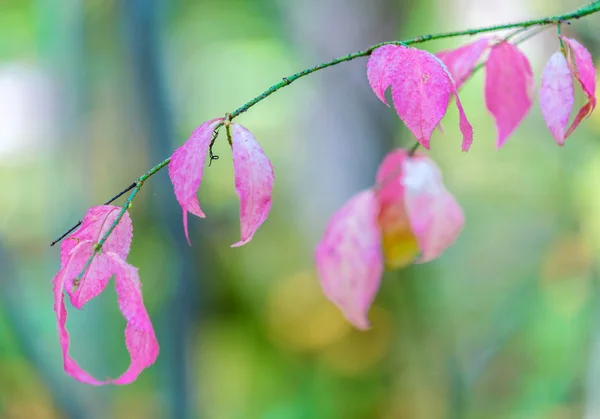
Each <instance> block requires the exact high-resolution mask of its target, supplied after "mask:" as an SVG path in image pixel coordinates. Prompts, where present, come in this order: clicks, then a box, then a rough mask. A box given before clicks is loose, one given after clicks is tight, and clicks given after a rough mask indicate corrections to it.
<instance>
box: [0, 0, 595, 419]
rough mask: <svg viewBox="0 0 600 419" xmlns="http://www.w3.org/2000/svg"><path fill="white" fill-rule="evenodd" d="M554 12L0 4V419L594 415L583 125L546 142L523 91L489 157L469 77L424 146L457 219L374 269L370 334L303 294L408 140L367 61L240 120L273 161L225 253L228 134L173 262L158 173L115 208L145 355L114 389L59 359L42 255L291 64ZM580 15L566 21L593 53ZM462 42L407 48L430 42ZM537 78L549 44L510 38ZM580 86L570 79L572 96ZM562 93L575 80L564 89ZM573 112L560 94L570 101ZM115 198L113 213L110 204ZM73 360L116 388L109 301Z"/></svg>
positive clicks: (377, 5)
mask: <svg viewBox="0 0 600 419" xmlns="http://www.w3.org/2000/svg"><path fill="white" fill-rule="evenodd" d="M578 6H580V4H579V3H578V2H576V1H570V0H569V1H566V0H565V1H556V0H535V1H522V0H506V1H501V2H498V1H492V0H485V1H483V0H422V1H417V0H369V1H367V0H303V1H292V0H171V1H168V0H121V1H117V0H0V185H1V186H0V191H1V192H0V196H1V198H0V270H1V271H0V272H1V273H0V417H1V418H7V419H8V418H10V419H21V418H22V419H30V418H33V419H50V418H69V419H76V418H92V419H96V418H115V419H116V418H127V419H136V418H140V419H142V418H143V419H153V418H175V419H187V418H211V419H212V418H215V419H229V418H248V419H252V418H261V419H279V418H283V419H304V418H315V419H318V418H327V419H329V418H331V419H336V418H340V419H341V418H344V419H367V418H369V419H370V418H383V419H403V418H410V419H422V418H423V419H436V418H473V419H479V418H527V419H529V418H540V419H542V418H543V419H567V418H584V417H585V418H587V419H592V418H600V322H599V321H600V282H599V281H600V216H599V215H598V214H599V213H600V193H599V190H600V147H599V144H600V112H596V113H595V114H594V115H592V117H591V118H590V119H589V120H588V121H586V122H585V123H584V124H583V125H582V126H581V128H580V129H578V130H577V131H576V132H575V134H574V135H573V136H572V137H571V138H569V139H568V141H567V145H566V147H564V148H559V147H557V146H556V145H555V143H554V141H553V139H552V137H551V135H550V133H549V132H548V130H547V128H546V127H545V125H544V122H543V119H542V118H541V113H540V110H539V106H538V104H537V102H536V103H535V104H534V106H533V108H532V110H531V112H530V114H529V116H528V117H527V119H526V120H525V121H524V123H523V124H522V125H521V126H520V127H519V128H518V130H517V131H516V133H515V134H514V135H513V136H512V137H511V138H510V139H509V141H508V143H507V145H506V146H505V147H504V148H503V149H502V151H501V152H498V151H496V149H495V129H494V124H493V120H492V117H491V116H490V115H489V114H488V113H487V112H486V110H485V107H484V105H483V92H482V87H483V76H484V75H483V72H479V73H478V74H477V75H476V76H475V77H474V78H473V79H472V80H471V81H470V82H469V83H468V84H467V85H466V86H465V87H464V89H463V90H462V92H461V99H462V102H463V106H464V107H465V110H466V112H467V114H468V116H469V118H470V121H471V123H472V125H473V126H474V129H475V142H474V144H473V147H472V149H471V150H472V151H470V152H469V153H468V154H467V153H462V152H460V136H459V131H458V124H457V116H456V111H455V110H454V107H450V108H449V109H450V111H449V115H448V116H447V117H446V118H445V120H444V131H445V133H444V134H441V133H439V132H436V133H435V135H434V138H433V139H432V145H433V151H432V153H431V154H432V155H433V157H434V158H435V159H436V160H437V161H438V163H439V164H440V166H441V167H442V169H443V171H444V176H445V181H446V184H447V186H448V188H449V189H450V190H451V191H452V192H453V193H454V194H455V195H456V197H457V199H458V200H459V202H460V203H461V204H462V205H463V207H464V211H465V216H466V227H465V230H464V232H463V233H462V235H461V236H460V237H459V239H458V241H457V243H456V245H455V246H453V247H452V248H450V249H449V250H448V251H447V252H446V253H445V254H444V256H443V257H442V258H440V259H439V260H438V261H435V262H433V263H430V264H427V265H422V266H414V267H411V268H409V269H405V270H402V271H400V272H389V273H387V274H386V276H385V278H384V281H383V285H382V288H381V290H380V293H379V295H378V297H377V300H376V302H375V304H374V306H373V308H372V310H371V313H370V318H371V320H372V323H373V328H372V330H370V331H368V332H358V331H355V330H354V329H352V328H351V327H349V325H348V324H347V323H346V322H345V321H344V319H343V318H342V316H341V315H340V313H339V312H338V310H337V309H336V308H335V307H334V306H333V305H332V304H330V303H329V302H328V301H327V300H326V299H325V298H324V297H323V296H322V294H321V291H320V289H319V286H318V282H317V279H316V277H315V271H314V267H313V260H312V252H313V247H314V245H315V244H316V242H317V241H318V240H319V238H320V237H321V235H322V233H323V229H324V226H325V223H326V221H327V219H328V218H329V216H331V214H332V213H333V212H334V211H335V209H336V208H338V207H339V206H340V205H341V204H342V203H343V202H344V201H345V200H346V199H347V198H349V197H350V196H351V195H352V194H354V193H355V192H357V191H358V190H360V189H362V188H365V187H367V186H369V185H371V184H372V183H373V180H374V177H375V171H376V167H377V164H378V162H379V161H380V160H381V158H382V156H383V155H384V154H385V153H386V152H388V151H389V150H391V149H392V148H393V147H395V146H399V145H409V144H411V143H412V140H411V138H410V137H409V135H408V131H407V129H406V128H405V127H404V126H402V124H401V123H400V121H399V119H398V118H397V116H396V115H395V113H394V112H393V110H389V109H387V108H386V107H385V106H384V105H383V104H381V103H380V102H379V101H378V100H377V98H376V97H375V95H374V94H373V93H372V92H371V91H370V88H369V86H368V83H367V78H366V74H365V65H366V60H365V59H359V60H356V61H353V62H350V63H345V64H342V65H339V66H337V67H335V68H331V69H327V70H325V71H322V72H319V73H317V74H314V75H312V76H310V77H307V78H305V79H301V80H299V81H297V82H296V83H294V85H292V86H290V87H288V88H286V89H283V90H282V91H280V92H279V93H277V94H275V95H273V96H272V97H270V98H268V99H267V100H265V101H264V102H262V103H260V104H259V105H257V106H256V107H255V108H253V109H252V110H251V111H250V112H248V113H247V114H244V115H242V116H241V117H239V118H238V120H237V121H236V122H239V123H241V124H243V125H244V126H246V127H247V128H248V129H250V130H251V131H252V132H253V133H254V135H255V136H256V138H257V139H258V140H259V141H260V142H261V144H262V146H263V148H264V149H265V151H266V153H267V154H268V156H269V157H270V158H271V159H272V161H273V164H274V166H275V173H276V183H275V195H274V204H273V207H272V211H271V216H270V218H269V219H268V221H267V222H266V223H265V224H264V225H263V227H261V229H260V230H259V232H258V233H257V234H256V236H255V238H254V239H253V241H252V242H251V243H250V244H248V245H246V246H244V247H242V248H236V249H231V248H230V247H229V245H230V244H232V243H234V242H236V241H237V240H238V239H239V220H238V200H237V196H236V194H235V191H234V187H233V175H232V164H231V159H230V157H229V156H230V154H229V152H228V146H227V143H226V141H224V140H223V139H220V140H219V142H218V143H217V145H216V148H215V151H216V152H217V154H219V155H220V157H221V159H219V160H218V161H216V162H214V163H213V164H212V166H211V167H210V168H207V169H206V170H205V178H204V179H205V180H204V182H203V184H202V187H201V190H200V194H199V196H200V201H201V203H202V207H203V209H204V210H205V212H206V214H207V218H206V219H205V220H200V219H197V218H191V219H190V224H191V228H192V230H191V239H192V242H193V247H191V248H190V247H188V246H187V244H186V241H185V238H184V235H183V228H182V225H181V211H180V208H179V206H178V205H177V203H176V201H175V198H174V195H173V192H172V190H171V186H170V182H169V179H168V176H167V173H166V171H163V172H161V173H159V174H158V175H156V176H155V177H153V178H152V179H151V180H150V181H149V182H148V183H147V184H146V186H145V187H144V189H143V191H142V193H141V194H140V196H139V198H138V199H137V200H136V201H135V204H134V206H133V208H132V210H131V215H132V218H133V223H134V240H133V247H132V252H131V255H130V257H129V262H130V263H132V264H134V265H135V266H137V267H138V268H139V269H140V276H141V279H142V282H143V285H144V299H145V302H146V306H147V308H148V311H149V313H150V316H151V318H152V320H153V323H154V326H155V329H156V333H157V337H158V339H159V342H160V345H161V353H160V355H159V358H158V361H157V362H156V364H155V365H154V366H153V367H151V368H149V369H147V370H146V371H144V372H143V373H142V375H141V376H140V378H139V379H138V380H137V381H136V382H135V383H134V384H132V385H129V386H125V387H116V386H106V387H102V388H96V387H91V386H87V385H83V384H80V383H78V382H76V381H75V380H73V379H72V378H71V377H69V376H67V375H66V374H65V373H64V372H63V370H62V359H61V356H60V350H59V344H58V338H57V335H56V326H55V318H54V313H53V311H52V295H51V280H52V277H53V275H54V274H55V273H56V271H57V270H58V268H59V249H58V248H50V247H49V246H48V245H49V243H50V242H51V241H52V240H53V239H55V238H56V237H58V236H59V235H60V234H61V233H62V232H63V231H64V230H66V229H67V228H68V227H70V226H71V225H72V224H73V223H74V222H75V221H77V220H79V219H80V218H81V217H82V216H83V214H84V213H85V211H86V209H87V208H88V207H90V206H94V205H98V204H100V203H102V202H104V201H105V200H106V199H107V198H108V197H110V196H112V195H114V194H115V193H116V192H117V191H119V190H120V189H122V188H124V187H125V186H126V185H128V184H129V183H131V181H132V180H133V179H135V178H136V177H137V176H139V175H140V174H141V173H143V172H144V171H146V170H147V168H149V167H151V166H152V165H154V164H156V163H158V162H159V161H161V160H162V159H163V158H165V157H166V156H168V155H169V154H170V153H171V152H172V151H173V150H174V149H175V147H177V146H179V145H180V144H182V143H183V141H185V140H186V138H187V137H188V136H189V134H190V133H191V131H192V130H193V129H194V128H195V127H196V126H198V125H200V124H201V123H202V122H203V121H205V120H208V119H210V118H213V117H217V116H222V115H223V114H224V113H225V112H231V111H233V110H234V109H235V108H237V107H238V106H239V105H241V104H242V103H244V102H246V101H247V100H249V99H250V98H252V97H253V96H255V95H256V94H258V93H260V92H261V91H263V90H264V89H266V88H267V87H268V86H269V85H271V84H273V83H275V82H277V81H278V80H280V79H281V78H282V77H284V76H288V75H290V74H292V73H294V72H296V71H299V70H301V69H303V68H305V67H309V66H312V65H314V64H317V63H319V62H323V61H327V60H329V59H331V58H334V57H337V56H341V55H344V54H347V53H349V52H352V51H355V50H359V49H362V48H364V47H366V46H369V45H372V44H374V43H377V42H380V41H384V40H391V39H403V38H407V37H412V36H417V35H421V34H426V33H432V32H440V31H445V30H452V29H461V28H466V27H476V26H482V25H487V24H493V23H502V22H508V21H512V20H519V19H525V18H528V17H539V16H545V15H553V14H557V13H560V12H564V11H569V10H572V9H575V8H577V7H578ZM599 27H600V15H595V16H591V17H588V18H585V19H582V20H581V21H577V22H573V25H571V26H569V27H565V28H564V33H565V34H566V35H567V36H573V37H576V38H577V39H579V40H580V41H581V42H582V43H583V44H585V45H586V46H587V47H588V48H589V50H590V51H591V52H592V54H593V55H594V56H595V57H597V60H598V59H599V57H600V32H599V31H598V28H599ZM467 40H468V39H465V38H457V39H452V40H446V41H443V42H436V43H428V44H426V45H424V46H423V47H424V48H427V49H429V50H430V51H432V52H433V51H437V50H439V49H443V48H451V47H456V46H458V45H460V44H462V43H464V42H467ZM523 49H524V51H525V52H526V53H527V55H528V57H529V58H530V60H531V63H532V66H533V68H534V73H535V77H536V85H537V86H539V82H540V74H541V70H542V68H543V66H544V64H545V62H546V60H547V59H548V58H549V57H550V55H551V54H552V53H553V52H554V51H555V50H556V49H557V41H556V37H555V33H554V31H553V30H552V29H550V30H548V31H545V32H544V33H542V34H540V35H539V36H537V37H536V38H534V39H532V40H529V41H527V42H526V43H525V44H523ZM577 89H578V87H577ZM578 92H579V90H578ZM582 103H583V95H582V94H580V92H579V93H578V96H577V102H576V106H577V105H579V106H580V105H581V104H582ZM118 202H120V201H118ZM69 313H70V317H69V321H68V327H69V331H70V333H71V337H72V355H73V356H74V358H75V359H76V360H78V361H79V363H80V365H82V366H83V367H84V368H86V369H88V370H89V371H91V372H92V373H93V374H94V375H95V376H97V377H100V378H102V377H106V376H111V377H116V376H117V375H119V374H120V373H121V372H122V371H123V370H124V369H125V368H126V365H127V362H128V355H127V352H126V350H125V346H124V342H123V328H124V320H123V318H122V317H121V315H120V313H119V311H118V309H117V305H116V298H115V292H114V290H113V289H112V287H110V286H109V287H108V289H107V291H105V292H104V293H103V294H102V295H101V296H100V297H99V298H97V299H96V300H94V301H92V302H90V303H89V304H88V306H86V308H85V309H84V310H82V311H77V310H74V309H72V307H69Z"/></svg>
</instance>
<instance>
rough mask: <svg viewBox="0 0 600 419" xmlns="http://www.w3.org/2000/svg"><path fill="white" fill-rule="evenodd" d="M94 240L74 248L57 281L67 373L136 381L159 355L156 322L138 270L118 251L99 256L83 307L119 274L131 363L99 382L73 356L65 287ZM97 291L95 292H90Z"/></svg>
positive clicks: (87, 379)
mask: <svg viewBox="0 0 600 419" xmlns="http://www.w3.org/2000/svg"><path fill="white" fill-rule="evenodd" d="M94 244H95V243H94V242H92V241H89V240H88V241H83V242H81V243H79V244H78V245H77V246H75V248H73V250H72V252H71V253H70V256H69V258H68V259H67V260H66V263H65V265H64V266H63V267H61V269H60V270H59V272H58V273H57V275H56V276H55V277H54V280H53V290H54V311H55V313H56V324H57V328H58V336H59V341H60V346H61V349H62V353H63V362H64V368H65V372H67V374H69V375H71V376H72V377H73V378H75V379H77V380H78V381H81V382H83V383H87V384H92V385H102V384H107V383H111V382H112V383H114V384H127V383H130V382H132V381H134V380H135V379H136V378H137V376H138V375H139V374H140V372H141V371H142V370H143V369H144V368H146V367H148V366H150V365H151V364H152V363H154V361H155V360H156V357H157V356H158V343H157V341H156V337H155V336H154V330H153V329H152V324H151V322H150V319H149V317H148V314H147V313H146V309H145V308H144V303H143V301H142V296H141V288H140V282H139V277H138V276H137V270H136V269H135V268H134V267H132V266H130V265H128V264H127V263H126V262H124V261H123V260H122V259H121V258H120V256H119V255H118V254H117V253H115V252H102V253H99V254H97V255H96V257H95V258H94V260H93V262H92V264H91V265H90V267H89V269H88V271H87V275H86V278H87V281H88V282H89V283H91V284H96V285H93V286H90V287H89V288H88V290H89V291H90V292H89V293H88V294H86V295H87V297H83V296H82V297H81V304H80V306H79V307H76V308H81V307H82V306H83V305H84V304H85V303H86V302H87V301H88V300H89V299H90V298H93V297H95V296H96V295H97V294H98V293H99V292H100V291H102V289H103V288H104V286H106V283H107V282H108V280H109V279H110V277H111V276H112V275H113V274H116V289H117V296H118V298H119V308H120V309H121V312H122V313H123V316H124V317H125V319H126V320H127V327H126V329H125V341H126V345H127V350H128V351H129V354H130V356H131V365H130V367H129V368H128V369H127V371H126V372H125V373H124V374H123V375H122V376H121V377H119V378H117V379H116V380H114V381H111V380H108V381H99V380H96V379H95V378H94V377H92V376H91V375H90V374H88V373H87V372H86V371H84V370H83V369H82V368H81V367H79V365H78V364H77V363H76V362H75V361H74V360H73V359H72V358H71V356H70V355H69V346H70V341H69V334H68V332H67V328H66V321H67V310H66V307H65V303H64V295H63V288H65V287H67V286H72V281H73V278H75V277H76V276H77V275H78V274H79V272H81V269H82V268H83V266H84V265H85V263H86V262H87V260H88V258H89V257H90V255H91V254H92V252H93V251H94ZM92 290H93V291H95V295H91V296H90V293H91V292H92Z"/></svg>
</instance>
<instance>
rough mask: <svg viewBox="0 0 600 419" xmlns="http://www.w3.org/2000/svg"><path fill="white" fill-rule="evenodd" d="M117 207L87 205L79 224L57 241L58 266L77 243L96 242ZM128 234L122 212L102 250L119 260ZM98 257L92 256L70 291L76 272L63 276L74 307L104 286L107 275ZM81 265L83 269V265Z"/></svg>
mask: <svg viewBox="0 0 600 419" xmlns="http://www.w3.org/2000/svg"><path fill="white" fill-rule="evenodd" d="M121 209H122V208H121V207H116V206H113V205H101V206H97V207H92V208H90V209H89V210H88V211H87V213H86V214H85V216H84V217H83V221H82V222H81V226H80V227H79V228H78V229H77V230H75V231H74V232H73V233H72V234H71V235H69V236H68V237H67V238H66V239H65V240H64V241H63V242H62V244H61V247H60V258H61V267H64V265H65V264H66V261H67V260H69V258H70V256H71V253H72V252H73V249H74V248H75V247H76V246H77V245H78V244H79V243H81V242H84V241H91V242H93V243H97V242H98V241H99V240H100V239H101V238H102V237H103V236H104V234H105V233H106V231H107V230H108V229H109V228H110V226H111V225H112V223H113V222H114V221H115V219H116V218H117V216H118V214H119V212H120V211H121ZM132 237H133V227H132V225H131V218H129V214H128V213H127V212H125V213H124V214H123V217H122V218H121V220H120V221H119V224H117V226H116V227H115V229H114V230H113V232H112V234H111V235H110V236H109V237H108V239H106V241H105V242H104V244H103V246H102V251H103V252H114V253H116V254H117V255H119V257H121V258H122V259H125V258H127V255H128V254H129V249H130V247H131V239H132ZM90 255H91V252H90ZM88 257H89V255H88ZM101 260H102V259H98V260H97V259H96V258H95V259H94V261H93V262H92V264H91V265H90V266H89V268H88V269H87V270H86V272H85V274H84V275H83V277H82V278H81V282H80V283H79V285H78V286H77V288H76V289H75V290H73V285H74V284H73V281H74V279H75V277H77V275H79V273H80V272H77V274H76V275H75V276H73V277H70V278H67V284H66V286H65V289H66V291H67V294H69V296H70V297H71V304H73V306H74V307H76V308H81V307H82V306H83V305H84V304H85V303H86V302H88V301H89V300H91V299H92V298H94V297H96V296H97V295H98V294H100V293H101V292H102V290H104V288H105V287H106V283H107V282H108V279H109V277H110V275H109V276H108V277H106V276H105V275H103V274H102V271H103V270H105V269H106V267H104V266H103V264H102V263H101ZM81 267H82V269H83V265H82V266H81ZM88 278H92V279H88Z"/></svg>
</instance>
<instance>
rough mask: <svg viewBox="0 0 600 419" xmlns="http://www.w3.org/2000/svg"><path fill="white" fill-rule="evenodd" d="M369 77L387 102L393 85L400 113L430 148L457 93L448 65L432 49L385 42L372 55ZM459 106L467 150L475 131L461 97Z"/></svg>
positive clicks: (424, 144) (407, 124)
mask: <svg viewBox="0 0 600 419" xmlns="http://www.w3.org/2000/svg"><path fill="white" fill-rule="evenodd" d="M367 77H368V79H369V83H370V85H371V87H372V89H373V91H374V92H375V95H377V97H378V98H379V99H380V100H381V101H382V102H384V103H385V104H387V102H386V100H385V90H386V89H387V88H388V87H389V86H390V85H391V86H392V98H393V100H394V106H395V107H396V112H397V113H398V116H399V117H400V119H401V120H402V121H403V122H404V124H405V125H406V126H407V127H408V129H409V130H410V131H411V132H412V133H413V135H414V136H415V137H416V138H417V141H419V143H420V144H421V145H422V146H423V147H425V148H427V149H429V142H430V139H431V134H432V132H433V130H434V129H435V127H436V126H437V125H438V124H439V122H440V121H441V119H442V118H443V116H444V115H445V114H446V110H447V108H448V101H449V100H450V96H451V95H452V94H455V93H456V89H455V86H454V81H453V80H452V77H451V75H450V73H449V72H448V70H447V69H446V68H445V65H444V64H443V63H442V62H441V61H440V60H439V59H438V58H437V57H435V56H434V55H432V54H430V53H429V52H426V51H422V50H419V49H415V48H408V47H404V46H395V45H385V46H382V47H380V48H377V49H376V50H375V51H373V53H372V54H371V57H370V58H369V62H368V64H367ZM456 105H457V107H458V111H459V115H460V128H461V132H462V134H463V150H465V151H466V150H468V149H469V146H470V144H471V143H472V141H473V130H472V128H471V125H470V124H469V122H468V120H467V118H466V115H465V114H464V111H463V108H462V105H461V103H460V100H459V99H458V96H457V98H456Z"/></svg>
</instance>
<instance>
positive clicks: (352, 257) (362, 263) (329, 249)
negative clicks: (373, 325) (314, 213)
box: [315, 190, 383, 329]
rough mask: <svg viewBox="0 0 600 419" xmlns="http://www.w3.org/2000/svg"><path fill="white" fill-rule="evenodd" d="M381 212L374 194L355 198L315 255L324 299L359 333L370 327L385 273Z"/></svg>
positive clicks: (329, 227) (369, 192)
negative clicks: (373, 305) (372, 306)
mask: <svg viewBox="0 0 600 419" xmlns="http://www.w3.org/2000/svg"><path fill="white" fill-rule="evenodd" d="M378 211H379V205H378V203H377V197H376V196H375V193H374V192H373V191H372V190H366V191H363V192H360V193H359V194H357V195H355V196H354V197H353V198H351V199H350V200H349V201H348V202H347V203H346V204H345V205H344V206H343V207H342V208H341V209H339V210H338V211H337V212H336V213H335V214H334V215H333V217H332V218H331V220H330V221H329V223H328V225H327V229H326V231H325V236H324V237H323V239H322V240H321V242H320V243H319V244H318V245H317V248H316V251H315V259H316V265H317V271H318V274H319V278H320V282H321V287H322V288H323V292H324V293H325V296H326V297H327V298H329V300H331V301H332V302H333V303H334V304H336V305H337V306H338V307H339V308H340V309H341V310H342V312H343V313H344V316H346V318H347V319H348V320H349V321H350V322H351V323H352V324H354V325H355V326H356V327H358V328H359V329H367V328H368V327H369V321H368V319H367V313H368V311H369V307H370V306H371V303H372V302H373V299H374V298H375V294H376V293H377V290H378V289H379V282H380V280H381V275H382V273H383V256H382V254H381V233H380V231H379V226H378V225H377V213H378Z"/></svg>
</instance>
